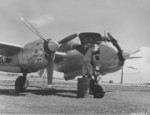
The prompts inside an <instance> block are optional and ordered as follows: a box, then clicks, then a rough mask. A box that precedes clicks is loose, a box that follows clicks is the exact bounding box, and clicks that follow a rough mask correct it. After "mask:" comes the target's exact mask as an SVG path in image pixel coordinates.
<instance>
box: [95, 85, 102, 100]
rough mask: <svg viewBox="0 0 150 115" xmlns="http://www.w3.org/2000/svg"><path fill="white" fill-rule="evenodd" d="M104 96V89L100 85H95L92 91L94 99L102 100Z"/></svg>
mask: <svg viewBox="0 0 150 115" xmlns="http://www.w3.org/2000/svg"><path fill="white" fill-rule="evenodd" d="M104 95H105V88H104V87H103V86H102V85H99V84H96V85H95V86H94V90H93V96H94V98H103V97H104Z"/></svg>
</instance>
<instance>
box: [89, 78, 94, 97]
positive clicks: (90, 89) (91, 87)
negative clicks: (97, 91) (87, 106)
mask: <svg viewBox="0 0 150 115" xmlns="http://www.w3.org/2000/svg"><path fill="white" fill-rule="evenodd" d="M94 87H95V81H94V80H93V79H91V80H90V87H89V94H93V90H94Z"/></svg>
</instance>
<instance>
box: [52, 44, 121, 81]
mask: <svg viewBox="0 0 150 115" xmlns="http://www.w3.org/2000/svg"><path fill="white" fill-rule="evenodd" d="M99 50H100V51H99V53H98V54H96V55H93V56H92V61H93V63H94V65H95V66H99V67H100V69H101V74H102V75H105V74H107V73H112V72H116V71H118V70H120V69H121V67H120V65H119V59H118V55H117V49H116V48H115V47H114V46H113V45H112V44H110V43H108V42H102V43H101V44H100V47H99ZM66 54H67V56H66V58H65V59H64V60H62V61H60V62H59V63H56V64H55V70H56V71H59V72H64V77H65V79H74V78H75V77H76V76H79V75H81V73H82V64H83V61H82V60H83V57H84V55H83V54H81V53H80V52H78V51H77V50H75V49H73V50H70V51H67V52H66ZM97 56H98V60H97V59H96V57H97Z"/></svg>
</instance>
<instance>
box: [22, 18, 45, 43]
mask: <svg viewBox="0 0 150 115" xmlns="http://www.w3.org/2000/svg"><path fill="white" fill-rule="evenodd" d="M20 19H21V21H22V22H23V23H24V24H25V25H26V26H27V27H28V28H29V29H30V30H31V31H32V32H33V33H34V34H35V35H37V36H38V37H40V38H41V39H42V40H44V41H47V40H46V39H45V38H44V37H43V36H42V35H41V34H40V32H39V31H38V30H37V29H35V28H34V26H32V25H31V24H30V23H29V22H28V21H27V20H25V19H24V18H23V17H21V18H20Z"/></svg>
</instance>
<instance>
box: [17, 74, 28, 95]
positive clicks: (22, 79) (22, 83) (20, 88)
mask: <svg viewBox="0 0 150 115" xmlns="http://www.w3.org/2000/svg"><path fill="white" fill-rule="evenodd" d="M26 76H27V74H26V73H25V74H23V76H19V77H18V78H17V79H16V81H15V92H17V93H20V92H25V91H26V88H27V86H28V85H29V81H28V80H27V78H26Z"/></svg>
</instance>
